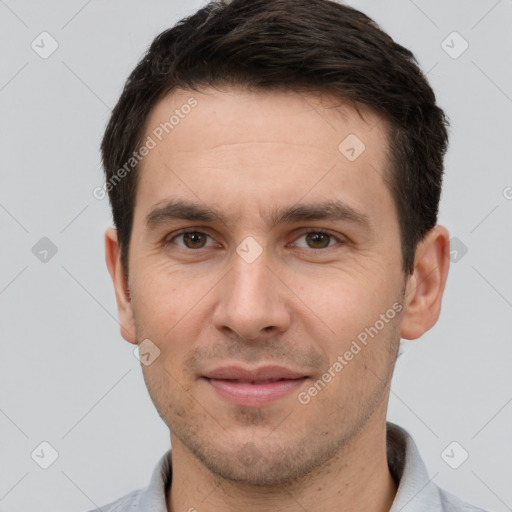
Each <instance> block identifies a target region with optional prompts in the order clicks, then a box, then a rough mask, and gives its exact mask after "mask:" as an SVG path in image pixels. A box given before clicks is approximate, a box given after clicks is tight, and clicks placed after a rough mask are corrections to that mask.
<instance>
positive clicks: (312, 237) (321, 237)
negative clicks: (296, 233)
mask: <svg viewBox="0 0 512 512" xmlns="http://www.w3.org/2000/svg"><path fill="white" fill-rule="evenodd" d="M331 238H332V237H331V235H329V234H327V233H321V232H317V231H311V232H310V233H307V234H306V241H307V243H308V245H309V246H310V247H311V248H312V249H323V248H324V247H328V246H329V242H330V240H331Z"/></svg>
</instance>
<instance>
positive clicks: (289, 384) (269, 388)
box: [205, 377, 307, 407]
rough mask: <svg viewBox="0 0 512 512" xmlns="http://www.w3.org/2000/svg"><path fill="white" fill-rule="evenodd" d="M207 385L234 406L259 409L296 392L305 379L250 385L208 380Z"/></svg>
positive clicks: (230, 381)
mask: <svg viewBox="0 0 512 512" xmlns="http://www.w3.org/2000/svg"><path fill="white" fill-rule="evenodd" d="M205 379H206V381H207V382H208V383H209V385H210V386H211V387H212V388H213V389H214V390H215V391H216V392H217V393H219V395H221V396H222V397H224V398H227V399H228V400H230V401H231V402H233V403H234V404H235V405H241V406H246V407H260V406H262V405H266V404H269V403H271V402H273V401H274V400H278V399H279V398H283V397H284V396H286V395H288V394H290V393H291V392H292V391H295V390H297V389H298V388H299V387H300V386H302V384H303V383H304V381H305V380H306V379H307V377H302V378H300V379H286V380H278V381H275V382H267V383H265V384H250V383H248V382H234V381H232V380H220V379H208V378H205Z"/></svg>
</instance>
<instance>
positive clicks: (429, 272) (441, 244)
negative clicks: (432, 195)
mask: <svg viewBox="0 0 512 512" xmlns="http://www.w3.org/2000/svg"><path fill="white" fill-rule="evenodd" d="M449 254H450V235H449V233H448V230H447V229H446V228H445V227H444V226H440V225H437V226H435V227H434V228H432V229H431V230H430V231H429V232H428V233H427V234H426V235H425V238H424V239H423V240H422V241H421V242H420V243H419V244H418V247H417V249H416V256H415V260H414V272H413V274H412V275H411V276H409V278H408V282H407V287H406V292H405V298H404V302H405V311H404V315H403V318H402V326H401V331H400V336H401V337H402V338H405V339H408V340H413V339H416V338H419V337H420V336H421V335H422V334H423V333H424V332H426V331H428V330H429V329H430V328H432V327H433V326H434V324H435V323H436V322H437V320H438V318H439V313H440V311H441V300H442V297H443V292H444V287H445V284H446V279H447V277H448V269H449V267H450V259H449Z"/></svg>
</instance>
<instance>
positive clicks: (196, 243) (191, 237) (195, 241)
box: [179, 231, 208, 249]
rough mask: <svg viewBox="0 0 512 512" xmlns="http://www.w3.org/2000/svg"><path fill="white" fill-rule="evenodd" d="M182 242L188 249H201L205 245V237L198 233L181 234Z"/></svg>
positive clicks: (203, 234)
mask: <svg viewBox="0 0 512 512" xmlns="http://www.w3.org/2000/svg"><path fill="white" fill-rule="evenodd" d="M179 236H182V237H183V242H184V243H185V246H186V247H187V248H188V249H202V248H203V247H204V246H205V244H206V237H207V236H208V235H206V234H205V233H201V232H200V231H190V232H188V233H182V234H181V235H179Z"/></svg>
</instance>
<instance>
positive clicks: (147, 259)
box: [124, 89, 405, 484]
mask: <svg viewBox="0 0 512 512" xmlns="http://www.w3.org/2000/svg"><path fill="white" fill-rule="evenodd" d="M191 97H193V98H195V100H197V106H195V107H194V108H192V109H188V108H186V109H181V107H182V106H183V105H185V104H187V102H188V100H189V99H190V98H191ZM320 100H321V98H320V97H318V96H315V95H313V94H308V95H305V94H298V93H295V92H266V93H261V92H258V93H256V92H253V93H249V92H241V91H236V90H227V91H225V92H219V91H217V90H215V89H208V90H206V91H204V93H196V92H193V93H192V92H188V91H175V92H173V93H172V94H170V95H169V96H167V97H166V98H165V99H164V100H162V101H161V102H160V103H159V104H158V105H157V106H156V108H155V109H154V111H153V112H152V113H151V115H150V117H149V119H148V122H147V125H146V135H145V137H144V140H146V137H147V136H148V135H149V136H151V137H152V138H153V139H154V141H155V142H156V147H155V148H153V149H151V151H150V152H149V154H148V155H147V156H146V157H145V159H144V160H143V165H142V169H141V174H140V180H139V183H138V189H137V196H136V205H135V210H134V224H133V231H132V237H131V242H130V251H129V262H130V263H129V283H128V284H129V290H130V296H131V310H132V312H133V318H134V321H135V327H133V326H131V325H130V322H128V321H125V325H124V329H125V333H126V334H125V336H126V338H127V339H129V341H132V342H133V341H135V339H137V340H138V341H139V342H140V341H142V340H145V339H149V340H151V343H152V344H154V345H150V346H151V347H153V346H156V347H158V349H159V350H160V354H159V356H158V357H157V358H156V359H155V360H154V361H153V362H152V363H151V364H150V365H147V366H146V365H143V372H144V378H145V381H146V384H147V386H148V389H149V393H150V395H151V397H152V399H153V401H154V403H155V406H156V408H157V410H158V412H159V414H160V415H161V417H162V418H163V419H164V421H165V422H166V424H167V425H168V426H169V428H170V430H171V442H172V445H173V447H177V446H178V445H179V446H181V447H183V448H184V449H186V450H187V451H189V452H190V453H192V454H194V455H195V456H196V457H197V458H198V459H199V460H200V461H202V462H203V464H205V465H206V467H208V468H209V469H210V470H211V471H212V472H213V473H214V474H217V475H219V476H222V477H224V478H228V479H234V480H239V481H245V482H250V483H260V484H263V483H270V482H272V483H279V482H281V483H284V482H286V481H288V480H289V479H292V478H297V477H299V476H301V475H304V474H306V473H308V472H309V471H310V470H311V469H313V468H315V467H317V466H318V465H320V464H321V463H323V462H326V461H327V460H329V459H330V458H331V457H333V456H334V455H335V454H336V453H339V452H340V450H343V448H344V447H345V446H347V442H348V441H349V440H350V439H351V438H352V437H353V436H354V435H355V434H356V433H358V432H360V431H362V430H361V429H362V428H363V427H365V428H367V429H368V428H370V426H371V425H376V424H377V423H379V424H380V425H381V424H382V422H383V421H384V418H385V415H386V408H387V400H388V396H389V390H388V385H389V383H390V380H391V375H392V371H393V366H394V362H395V359H396V353H397V350H398V344H399V333H400V321H401V313H399V311H400V309H401V303H402V301H403V290H404V284H405V279H404V275H403V273H402V266H401V250H400V236H399V227H398V220H397V216H396V211H395V208H394V204H393V200H392V198H391V195H390V193H389V191H388V188H387V187H386V185H385V183H384V181H383V179H382V176H383V175H384V169H385V167H386V165H387V159H386V147H387V141H386V137H385V125H384V123H383V122H381V120H380V118H379V117H377V116H376V115H375V114H372V113H371V112H368V111H363V113H364V119H363V118H361V117H360V115H359V114H358V113H357V112H356V110H354V109H353V108H352V107H349V106H347V105H345V106H338V107H336V108H332V107H333V103H332V102H328V101H327V99H326V98H323V99H322V101H320ZM176 109H178V110H180V109H181V110H180V112H181V113H182V116H180V120H179V122H178V123H176V124H175V126H174V128H173V129H172V131H169V133H168V134H165V132H164V133H163V136H162V137H161V138H162V140H161V141H159V140H158V138H157V137H155V135H154V133H155V132H154V130H155V129H156V128H157V127H158V126H159V125H160V123H165V122H166V121H168V120H169V118H170V116H171V115H173V114H174V113H175V110H176ZM189 110H190V112H189V113H188V114H186V115H183V112H184V111H187V112H188V111H189ZM181 117H183V118H181ZM174 121H175V120H174ZM160 131H161V130H160ZM157 133H160V132H159V131H157ZM347 137H349V138H348V139H347ZM356 137H357V138H356ZM343 141H345V142H343ZM342 142H343V144H341V150H340V149H339V146H340V143H342ZM361 142H362V143H363V144H364V150H363V146H362V145H361ZM361 151H362V152H361ZM177 201H181V202H184V203H190V204H193V205H196V206H197V207H198V208H201V209H204V208H209V209H211V210H215V211H216V212H218V213H219V215H220V216H221V217H222V219H213V220H204V219H205V218H204V217H203V218H196V219H188V220H187V219H181V218H174V217H173V216H172V215H169V212H170V208H167V209H166V208H165V206H166V205H167V204H168V203H170V202H177ZM327 202H332V203H333V204H334V203H335V202H336V203H339V204H341V203H342V204H343V205H344V206H345V209H344V210H343V211H342V212H341V213H343V212H344V215H334V216H326V217H325V218H319V217H321V216H319V215H316V216H311V218H308V217H307V216H305V213H306V210H309V209H318V207H319V206H320V205H325V203H327ZM299 208H300V209H299ZM289 209H294V210H292V213H293V212H294V211H295V213H296V215H288V216H284V217H283V216H282V215H280V213H282V212H284V211H286V210H289ZM320 209H321V206H320ZM324 211H325V209H324ZM333 211H334V210H333ZM347 212H348V213H347ZM182 213H183V211H182ZM338 213H340V212H338ZM148 219H150V221H149V222H148ZM198 219H199V220H198ZM183 229H187V230H190V231H192V232H193V233H189V234H188V235H183V234H179V232H180V231H181V230H183ZM194 233H195V234H194ZM393 305H394V306H393ZM365 329H366V330H365ZM362 333H366V343H363V341H362V340H364V339H365V336H364V334H362ZM370 333H371V334H370ZM353 342H356V345H354V343H353ZM356 346H358V347H359V350H357V348H356ZM347 352H351V353H352V357H350V355H346V353H347ZM336 361H338V363H339V364H338V365H335V362H336ZM231 365H233V366H241V367H243V368H245V369H253V368H260V367H263V366H269V365H278V366H282V367H286V368H288V369H290V370H292V371H294V372H297V373H298V374H300V375H302V376H306V377H307V378H305V379H302V380H297V381H295V382H290V381H287V382H285V385H286V386H288V385H289V391H288V392H287V393H284V394H281V395H276V397H275V398H274V399H272V398H269V396H268V395H266V394H265V393H271V392H272V391H270V392H269V391H268V390H269V389H271V388H272V389H273V390H274V391H275V390H276V389H277V386H276V385H275V384H274V385H272V384H271V385H268V384H267V387H266V388H265V385H263V384H260V385H257V386H260V387H259V388H258V389H260V390H262V391H261V393H263V394H262V395H260V398H257V397H256V398H254V397H253V398H250V396H252V395H250V396H249V395H248V396H247V397H246V398H244V397H243V396H242V397H241V398H240V397H239V398H238V399H232V398H229V397H228V395H227V394H225V393H223V392H222V391H219V388H220V387H223V386H224V385H225V384H226V383H225V382H224V383H223V382H220V381H215V380H213V381H212V380H208V379H207V378H205V376H206V375H207V374H209V373H210V372H212V371H213V370H215V369H218V368H220V367H226V366H231ZM340 365H341V369H340ZM329 369H330V371H329ZM326 375H327V377H326ZM329 375H330V378H329ZM319 379H320V380H322V379H323V383H324V384H323V385H322V384H318V383H317V381H318V380H319ZM326 381H327V382H326ZM219 382H220V383H219ZM216 383H217V384H219V385H212V384H216ZM315 383H317V384H316V387H315ZM248 385H251V384H247V383H245V384H244V383H238V384H237V383H233V382H231V384H230V383H229V382H228V383H227V386H224V387H223V389H228V391H229V390H232V391H233V390H234V391H233V392H235V393H237V392H238V393H239V394H240V393H241V394H242V395H243V389H246V388H244V386H246V387H247V386H248ZM237 386H238V388H237ZM272 386H273V387H272ZM237 389H238V391H237ZM255 389H257V388H253V390H255ZM312 389H313V390H312ZM314 389H316V392H315V391H314ZM262 397H263V398H262Z"/></svg>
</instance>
